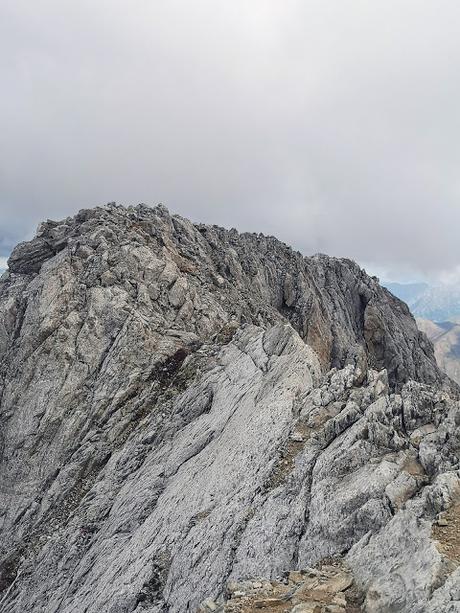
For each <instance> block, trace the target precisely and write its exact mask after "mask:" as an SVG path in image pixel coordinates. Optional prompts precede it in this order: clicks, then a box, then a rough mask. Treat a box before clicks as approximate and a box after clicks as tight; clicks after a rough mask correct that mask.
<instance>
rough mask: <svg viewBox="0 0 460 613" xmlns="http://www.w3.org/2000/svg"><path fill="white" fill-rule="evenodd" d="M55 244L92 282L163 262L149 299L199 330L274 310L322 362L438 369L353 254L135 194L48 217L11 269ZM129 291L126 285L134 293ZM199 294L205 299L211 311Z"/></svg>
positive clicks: (21, 270)
mask: <svg viewBox="0 0 460 613" xmlns="http://www.w3.org/2000/svg"><path fill="white" fill-rule="evenodd" d="M61 252H62V253H61ZM57 254H61V256H60V257H61V259H64V260H69V262H74V264H75V265H78V264H80V269H81V270H78V271H76V272H78V274H80V275H83V276H84V277H87V276H88V271H90V272H91V278H90V279H89V282H90V283H91V284H96V285H100V286H102V287H110V286H115V285H122V286H124V289H125V290H126V283H128V284H130V283H131V282H132V281H134V282H136V283H138V284H139V281H140V282H141V285H142V279H140V280H139V279H138V273H139V270H140V269H141V268H142V266H144V265H145V267H146V273H147V275H152V272H151V270H152V266H153V267H154V266H161V265H162V263H163V262H165V263H166V264H167V269H168V271H171V272H170V273H169V275H168V274H166V273H165V275H164V277H165V279H164V282H163V283H162V284H161V285H162V287H161V296H159V297H158V298H159V301H158V304H157V305H154V307H153V308H158V307H160V308H161V309H162V311H163V312H164V311H165V310H167V311H168V312H170V315H171V317H172V318H173V320H174V323H173V322H172V320H171V323H172V325H175V326H176V327H187V328H189V329H190V330H191V331H192V330H193V331H194V332H198V334H201V332H200V330H199V329H197V326H198V328H200V327H203V326H205V327H206V328H209V330H208V332H209V333H210V332H213V333H215V332H217V331H218V329H219V327H221V326H222V325H223V323H225V322H226V321H227V320H228V318H229V317H231V318H232V319H233V320H235V321H237V322H244V321H249V322H252V323H258V322H259V321H269V322H272V323H273V322H274V321H278V320H279V319H280V317H281V318H282V319H287V320H288V321H289V322H290V323H291V324H292V325H293V327H294V328H295V329H296V330H297V332H298V333H299V334H300V336H301V337H302V338H303V339H304V340H305V341H306V342H307V343H308V344H309V345H310V346H312V347H313V348H314V349H315V351H316V352H317V354H318V357H319V358H320V361H321V363H322V364H323V365H324V366H325V367H330V366H337V367H342V366H344V365H345V364H347V363H349V362H354V363H356V362H358V361H360V360H365V361H368V362H369V365H370V366H372V367H375V368H377V369H380V368H387V370H388V373H389V377H390V382H391V384H392V385H393V384H397V383H404V382H405V381H407V380H408V379H409V378H413V379H416V380H420V381H426V382H432V381H435V380H440V378H441V375H440V373H439V371H438V370H437V368H436V366H435V365H434V359H433V351H432V348H431V346H430V344H429V343H428V342H427V341H426V340H425V338H424V337H423V336H422V335H421V333H420V332H419V331H418V330H417V328H416V325H415V323H414V321H413V319H412V317H411V315H410V314H409V311H408V310H407V308H406V306H405V305H404V303H402V302H399V301H398V300H396V299H395V298H393V297H392V296H391V295H390V294H389V293H388V292H387V291H386V290H384V289H383V288H381V287H380V286H379V284H378V283H377V282H376V280H375V279H373V278H370V277H368V276H367V275H366V274H365V273H364V272H363V271H362V270H361V269H360V268H359V267H358V265H357V264H355V263H354V262H352V261H351V260H345V259H337V258H330V257H327V256H325V255H317V256H313V257H303V256H302V255H301V254H300V253H299V252H295V251H293V250H292V249H291V248H290V247H288V246H286V245H285V244H284V243H281V242H280V241H278V240H277V239H276V238H274V237H270V236H269V237H266V236H264V235H262V234H249V233H244V234H239V233H238V232H237V231H236V230H234V229H232V230H225V229H224V228H219V227H218V226H205V225H202V224H192V223H191V222H189V221H188V220H186V219H184V218H182V217H179V216H177V215H170V214H169V212H168V210H167V208H166V207H164V206H163V205H158V206H156V207H154V208H150V207H148V206H146V205H143V204H141V205H138V206H136V207H129V208H125V207H123V206H120V205H116V204H109V205H107V206H105V207H98V208H95V209H85V210H82V211H80V212H79V213H78V214H77V215H76V216H75V217H69V218H67V219H65V220H64V221H61V222H54V221H47V222H45V223H43V224H41V225H40V227H39V229H38V232H37V236H36V237H35V238H34V239H33V240H32V241H30V242H27V243H21V244H20V245H18V246H17V247H16V248H15V249H14V251H13V253H12V254H11V256H10V259H9V261H8V266H9V270H10V272H11V273H13V274H15V273H16V274H33V273H37V272H38V271H39V270H40V269H41V267H42V266H43V264H45V263H47V262H50V260H53V258H54V257H55V256H56V255H57ZM53 261H54V260H53ZM83 262H84V263H85V265H84V266H83V267H82V263H83ZM132 265H134V269H133V268H132ZM77 268H78V266H77ZM83 280H84V279H83ZM168 284H170V287H169V286H168ZM145 285H146V284H145V283H144V286H145ZM169 290H171V292H172V293H171V295H169V294H168V291H169ZM135 291H136V290H135V288H133V287H130V288H129V292H128V293H129V294H130V295H131V297H132V298H134V297H135V296H134V292H135ZM217 296H219V297H220V298H219V299H218V300H217V302H216V297H217ZM224 297H225V300H223V299H222V298H224ZM200 301H201V302H204V303H206V304H207V303H208V302H209V301H210V302H211V303H212V306H211V305H209V306H210V308H211V310H212V311H213V318H212V319H213V321H210V318H209V317H208V316H207V315H206V313H205V312H204V311H203V309H202V305H200V304H199V302H200ZM225 303H226V304H225ZM191 316H192V320H194V319H195V318H196V322H195V321H190V317H191Z"/></svg>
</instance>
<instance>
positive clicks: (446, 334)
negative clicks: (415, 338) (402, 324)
mask: <svg viewBox="0 0 460 613" xmlns="http://www.w3.org/2000/svg"><path fill="white" fill-rule="evenodd" d="M417 326H418V327H419V329H420V330H421V331H422V332H425V334H426V335H427V336H428V338H429V339H430V340H431V342H432V343H433V345H434V353H435V357H436V361H437V362H438V364H439V366H440V367H441V368H442V370H443V371H444V372H445V373H447V374H448V375H449V377H450V378H451V379H453V380H454V381H457V383H460V324H458V323H453V322H451V321H445V322H442V323H434V322H432V321H429V320H427V319H420V318H417Z"/></svg>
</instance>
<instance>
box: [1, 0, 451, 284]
mask: <svg viewBox="0 0 460 613" xmlns="http://www.w3.org/2000/svg"><path fill="white" fill-rule="evenodd" d="M459 20H460V5H459V4H458V3H457V2H456V1H447V0H436V1H433V0H427V1H425V2H419V1H418V0H417V1H415V0H414V1H410V0H385V1H384V0H376V1H375V2H368V1H367V0H350V1H349V2H343V1H342V0H335V1H331V0H315V1H311V0H310V1H305V0H303V1H294V0H284V1H283V2H279V1H278V0H276V1H275V0H252V1H251V2H243V1H242V0H231V1H230V0H223V1H222V2H215V1H213V0H195V1H194V2H188V1H186V0H181V1H178V0H168V2H157V1H155V0H154V1H152V0H136V1H135V2H128V1H125V2H123V1H121V0H101V1H100V2H97V3H94V2H90V1H89V0H80V2H78V3H70V2H60V1H57V0H43V1H42V2H40V3H39V4H37V3H30V2H29V1H28V0H14V1H13V0H6V2H3V3H2V7H1V8H0V52H1V53H0V70H1V74H2V85H3V87H2V96H1V97H0V121H1V128H2V130H1V131H2V145H3V146H2V148H1V150H0V254H6V253H7V252H8V250H9V249H10V248H11V245H12V244H13V243H15V242H16V241H17V240H19V239H21V238H24V237H25V236H27V235H28V234H30V232H31V231H32V230H33V229H34V227H35V226H36V224H37V223H38V221H39V220H40V219H42V218H45V217H57V218H60V217H64V216H66V215H67V214H69V213H73V212H75V211H76V210H77V209H79V208H82V207H84V206H92V205H95V204H100V203H105V202H107V201H111V200H116V201H117V202H121V203H127V204H131V203H137V202H147V203H152V204H155V203H156V202H160V201H161V202H163V203H164V204H166V205H167V206H168V207H169V208H170V209H171V210H173V211H176V212H179V213H181V214H183V215H186V216H188V217H190V218H192V219H195V220H199V221H206V222H210V223H219V224H223V225H226V226H235V227H237V228H239V229H243V230H254V231H263V232H266V233H270V234H276V235H277V236H278V237H280V238H281V239H283V240H284V241H286V242H289V243H291V244H293V245H294V246H295V247H296V248H299V249H301V250H302V251H304V252H305V253H312V252H316V251H322V252H327V253H330V254H332V255H340V256H347V257H352V258H354V259H357V260H358V261H360V262H361V263H367V264H369V265H370V266H371V267H374V268H375V269H385V270H386V271H387V272H388V274H389V275H391V276H393V277H397V276H402V275H404V274H407V275H409V274H414V275H421V274H427V275H430V274H431V275H435V276H436V275H439V274H441V272H442V271H449V270H451V269H454V268H455V267H456V266H458V265H459V264H460V254H459V248H458V238H457V228H458V227H459V224H460V206H459V204H458V197H459V193H458V192H459V186H458V183H459V179H458V167H459V165H460V148H459V146H458V143H459V142H460V120H459V117H460V116H459V113H458V108H459V105H460V80H459V79H458V74H459V73H460V70H459V69H460V39H459V37H458V23H459ZM443 274H444V273H443Z"/></svg>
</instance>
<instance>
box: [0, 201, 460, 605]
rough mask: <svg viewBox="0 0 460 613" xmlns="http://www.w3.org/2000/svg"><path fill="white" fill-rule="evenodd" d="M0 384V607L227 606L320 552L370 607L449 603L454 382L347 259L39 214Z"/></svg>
mask: <svg viewBox="0 0 460 613" xmlns="http://www.w3.org/2000/svg"><path fill="white" fill-rule="evenodd" d="M331 369H332V370H331ZM378 371H380V372H378ZM0 386H1V387H0V402H1V404H0V419H1V427H2V431H1V463H0V481H1V499H0V502H1V509H0V512H1V531H2V539H1V545H0V546H1V560H2V561H1V565H0V590H2V594H1V595H0V603H1V605H0V610H4V611H10V612H19V611H21V612H25V611H46V612H51V611H53V612H54V611H55V612H57V611H63V612H66V613H67V612H69V613H70V612H77V611H78V612H81V611H85V612H87V613H92V612H96V611H104V612H105V611H107V612H113V613H115V612H120V613H122V612H123V613H124V612H131V611H137V612H140V611H151V612H154V611H171V612H184V611H196V610H197V609H198V607H199V605H200V603H201V602H202V601H203V600H204V599H205V598H207V597H209V598H211V599H217V600H218V602H221V603H222V605H221V606H222V607H225V606H227V605H225V604H224V600H225V598H226V597H227V596H228V590H227V582H228V581H229V580H230V581H239V580H241V579H244V578H251V577H266V578H267V579H271V578H275V577H280V576H282V575H283V573H286V572H287V571H289V570H294V569H300V568H305V567H307V566H311V565H314V564H316V563H320V562H321V561H322V560H324V559H325V558H328V557H330V556H342V557H345V561H344V563H345V564H347V565H348V567H349V568H350V570H351V571H352V572H353V574H354V578H355V582H356V585H357V586H359V589H360V590H362V591H363V595H364V596H363V597H364V598H365V604H364V605H363V606H365V607H366V608H367V610H369V611H386V610H388V611H389V610H401V611H423V610H429V609H426V607H430V606H431V604H430V603H434V602H435V601H436V603H437V604H436V606H438V607H439V606H440V605H439V603H442V606H444V605H445V606H446V607H447V606H450V605H447V603H449V602H451V601H453V600H455V599H456V598H457V599H458V597H459V595H458V594H457V593H456V591H455V590H456V588H455V585H456V583H455V578H456V577H457V578H458V572H457V571H456V563H455V556H454V555H453V554H449V553H448V552H447V553H446V551H445V550H444V549H443V547H442V543H441V545H438V546H436V544H435V539H434V537H433V535H432V534H431V525H432V523H433V520H434V519H435V518H436V517H437V516H438V514H439V513H441V512H443V511H448V512H449V509H451V508H455V504H456V502H455V501H456V496H457V495H458V487H459V485H458V474H457V472H456V471H457V470H458V468H459V464H458V446H459V438H460V431H459V427H458V426H459V424H460V415H459V413H458V405H457V402H456V395H457V390H456V388H455V386H453V385H452V384H451V383H450V382H449V381H448V380H446V379H445V377H444V376H443V375H442V374H441V373H440V371H439V370H438V368H437V366H436V363H435V361H434V358H433V350H432V346H431V344H430V343H429V342H428V341H427V339H426V337H425V336H424V335H423V334H422V333H420V332H419V331H418V330H417V327H416V325H415V322H414V320H413V318H412V316H411V315H410V313H409V311H408V309H407V307H406V306H405V305H404V304H403V303H402V302H400V301H399V300H397V299H395V298H394V297H393V296H392V295H391V294H390V293H389V292H387V291H385V290H384V289H382V288H381V287H380V286H379V285H378V283H377V282H376V281H375V280H374V279H371V278H369V277H367V276H366V275H365V273H364V272H363V271H361V270H360V269H359V267H358V266H356V264H354V263H353V262H350V261H348V260H337V259H333V258H328V257H326V256H315V257H312V258H304V257H303V256H301V255H300V254H299V253H296V252H293V251H292V250H291V249H289V248H288V247H286V246H285V245H283V244H282V243H280V242H279V241H277V240H276V239H274V238H271V237H264V236H261V235H252V234H238V233H237V232H236V231H234V230H231V231H228V230H224V229H221V228H217V227H209V226H202V225H194V224H192V223H191V222H189V221H187V220H184V219H182V218H180V217H178V216H171V215H170V214H169V213H168V212H167V210H166V209H164V207H161V206H160V207H156V208H154V209H150V208H148V207H145V206H139V207H135V208H129V209H125V208H123V207H118V206H116V205H110V206H107V207H101V208H97V209H91V210H84V211H81V212H80V213H79V214H78V215H76V216H75V217H74V218H69V219H66V220H64V221H63V222H46V223H44V224H42V226H41V227H40V228H39V231H38V233H37V236H36V238H34V239H33V240H32V241H30V242H29V243H23V244H21V245H19V246H18V247H17V248H16V249H15V250H14V252H13V254H12V256H11V258H10V260H9V271H8V272H7V273H6V274H5V275H4V276H3V277H2V281H1V283H0ZM440 538H441V541H442V535H441V537H440ZM402 539H404V546H401V540H402ZM449 556H450V557H449ZM395 577H397V578H398V581H400V582H403V584H404V589H402V588H401V584H398V583H397V581H395ZM206 606H208V605H206ZM210 606H211V609H210V610H212V607H213V606H214V605H213V604H212V603H211V605H210ZM229 606H230V605H229ZM337 606H339V605H337ZM433 606H434V605H433ZM452 606H455V605H452ZM385 607H386V608H385ZM398 607H399V608H398ZM433 610H440V609H439V608H438V609H433ZM445 610H448V609H447V608H446V609H445ZM452 610H455V609H452Z"/></svg>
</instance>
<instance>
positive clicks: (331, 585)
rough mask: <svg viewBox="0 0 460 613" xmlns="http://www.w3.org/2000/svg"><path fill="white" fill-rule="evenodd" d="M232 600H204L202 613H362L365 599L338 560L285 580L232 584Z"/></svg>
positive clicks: (288, 575) (230, 598) (292, 573)
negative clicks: (209, 612)
mask: <svg viewBox="0 0 460 613" xmlns="http://www.w3.org/2000/svg"><path fill="white" fill-rule="evenodd" d="M227 592H228V594H229V598H228V599H227V600H224V601H223V602H222V603H221V604H220V605H217V604H216V603H215V602H214V601H212V606H215V607H216V609H212V608H210V604H209V602H210V601H209V599H208V600H205V601H204V602H203V603H202V604H201V606H200V608H199V611H200V613H207V612H208V611H211V610H214V611H215V610H218V611H221V612H222V613H257V612H258V611H260V612H261V613H262V612H265V613H296V612H301V613H302V612H305V611H315V612H316V613H346V612H348V613H353V612H355V611H356V612H357V611H359V610H360V602H362V596H361V597H360V594H359V592H358V590H357V589H356V588H353V577H352V574H351V572H350V570H349V569H347V568H346V567H345V566H344V564H343V563H342V562H341V561H340V560H339V559H335V560H333V565H330V564H329V565H327V564H324V565H322V566H321V567H320V568H307V569H303V570H301V571H290V572H289V573H288V574H287V577H286V579H285V580H279V581H276V580H271V581H267V580H263V581H258V580H254V581H248V580H246V581H241V582H239V583H238V582H230V583H229V585H228V586H227Z"/></svg>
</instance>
